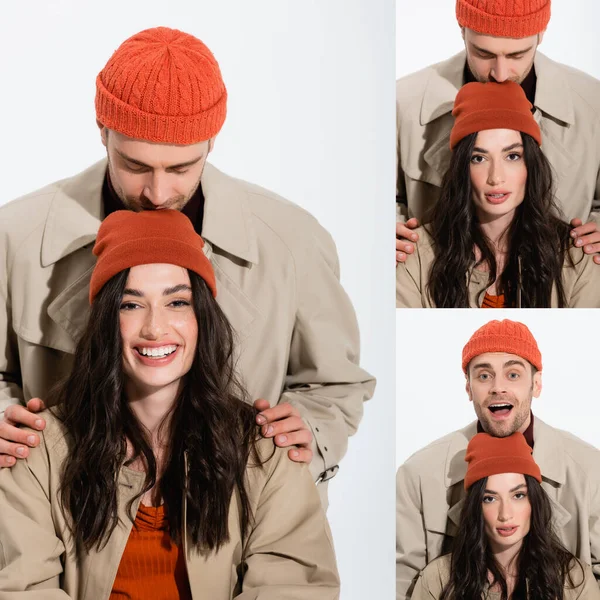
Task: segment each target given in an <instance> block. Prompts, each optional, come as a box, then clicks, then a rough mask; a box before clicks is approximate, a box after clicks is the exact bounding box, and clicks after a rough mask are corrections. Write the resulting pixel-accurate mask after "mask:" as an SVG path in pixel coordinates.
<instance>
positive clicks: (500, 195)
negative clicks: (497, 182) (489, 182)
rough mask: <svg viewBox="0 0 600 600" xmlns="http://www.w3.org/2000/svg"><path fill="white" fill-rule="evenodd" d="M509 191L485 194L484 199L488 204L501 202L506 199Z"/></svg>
mask: <svg viewBox="0 0 600 600" xmlns="http://www.w3.org/2000/svg"><path fill="white" fill-rule="evenodd" d="M509 196H510V192H495V193H494V194H486V195H485V199H486V200H487V201H488V202H489V203H490V204H502V203H503V202H506V201H507V200H508V197H509Z"/></svg>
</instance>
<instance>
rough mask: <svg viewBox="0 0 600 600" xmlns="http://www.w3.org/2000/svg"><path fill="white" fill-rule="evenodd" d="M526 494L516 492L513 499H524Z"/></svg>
mask: <svg viewBox="0 0 600 600" xmlns="http://www.w3.org/2000/svg"><path fill="white" fill-rule="evenodd" d="M526 497H527V494H526V493H525V492H517V493H516V494H515V499H516V500H522V499H523V498H526Z"/></svg>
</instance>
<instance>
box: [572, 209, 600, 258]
mask: <svg viewBox="0 0 600 600" xmlns="http://www.w3.org/2000/svg"><path fill="white" fill-rule="evenodd" d="M571 226H572V227H573V229H572V230H571V237H572V238H573V243H574V244H575V246H577V247H578V248H583V251H584V252H585V253H586V254H594V255H595V256H594V262H595V263H596V264H597V265H600V231H598V225H597V224H596V221H593V220H592V221H589V222H587V223H586V224H585V225H584V224H583V222H582V221H581V219H573V220H572V221H571Z"/></svg>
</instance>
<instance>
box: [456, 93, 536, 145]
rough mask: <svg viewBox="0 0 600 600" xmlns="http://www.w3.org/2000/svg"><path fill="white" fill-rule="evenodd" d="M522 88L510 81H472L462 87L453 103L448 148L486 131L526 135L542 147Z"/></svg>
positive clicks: (529, 104) (529, 105)
mask: <svg viewBox="0 0 600 600" xmlns="http://www.w3.org/2000/svg"><path fill="white" fill-rule="evenodd" d="M532 108H533V106H532V105H531V102H529V100H527V96H525V92H524V91H523V88H522V87H521V86H520V85H519V84H518V83H515V82H514V81H505V82H503V83H494V82H489V83H479V82H472V83H467V84H466V85H463V86H462V87H461V88H460V90H459V91H458V94H457V95H456V99H455V100H454V110H453V111H452V115H453V116H454V119H455V120H454V126H453V127H452V131H451V132H450V148H451V149H453V148H454V147H455V146H456V144H458V142H460V140H462V139H463V138H465V137H467V136H468V135H470V134H471V133H477V132H479V131H484V130H486V129H514V130H515V131H521V132H522V133H527V134H528V135H530V136H531V137H532V138H533V139H534V140H535V141H536V142H537V143H538V145H540V146H541V145H542V133H541V131H540V126H539V125H538V124H537V123H536V122H535V119H534V118H533V114H532V113H531V109H532Z"/></svg>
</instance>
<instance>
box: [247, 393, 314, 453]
mask: <svg viewBox="0 0 600 600" xmlns="http://www.w3.org/2000/svg"><path fill="white" fill-rule="evenodd" d="M254 408H256V410H258V411H260V414H258V415H256V422H257V423H258V424H259V425H262V427H261V433H262V435H263V437H267V438H274V442H275V445H276V446H279V447H280V448H287V447H288V446H295V447H294V448H291V449H290V450H289V451H288V456H289V457H290V459H291V460H293V461H295V462H303V463H310V461H311V460H312V457H313V452H312V449H311V442H312V432H311V431H310V429H309V428H308V427H307V426H306V424H305V423H304V421H303V420H302V417H301V416H300V413H299V412H298V409H297V408H294V407H293V406H292V405H291V404H289V403H288V402H283V403H282V404H277V406H273V407H272V408H271V406H270V405H269V403H268V402H267V401H266V400H257V401H256V402H255V403H254Z"/></svg>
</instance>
